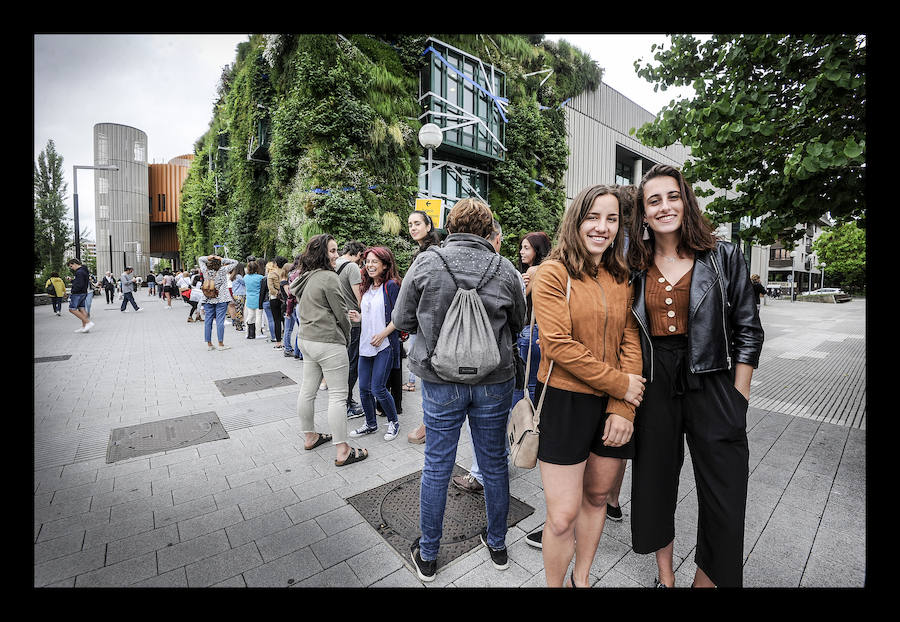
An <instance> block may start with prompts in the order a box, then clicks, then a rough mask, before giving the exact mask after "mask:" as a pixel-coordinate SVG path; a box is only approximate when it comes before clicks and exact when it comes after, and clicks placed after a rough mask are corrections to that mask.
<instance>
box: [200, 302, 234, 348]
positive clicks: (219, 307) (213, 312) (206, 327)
mask: <svg viewBox="0 0 900 622" xmlns="http://www.w3.org/2000/svg"><path fill="white" fill-rule="evenodd" d="M203 310H204V311H206V319H205V320H204V321H203V337H204V339H206V343H210V342H211V341H212V324H213V316H215V318H216V336H217V337H218V338H219V343H222V342H223V341H224V340H225V313H226V312H227V311H228V303H227V302H217V303H216V304H212V303H209V302H204V303H203Z"/></svg>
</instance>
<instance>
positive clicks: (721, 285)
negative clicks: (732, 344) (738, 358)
mask: <svg viewBox="0 0 900 622" xmlns="http://www.w3.org/2000/svg"><path fill="white" fill-rule="evenodd" d="M714 252H715V251H711V252H710V256H709V257H710V259H712V264H713V268H714V269H715V271H716V276H717V277H718V280H719V291H721V292H722V334H723V336H724V338H725V360H726V361H727V362H728V369H729V370H730V369H731V352H730V350H729V347H728V327H727V326H726V325H725V303H726V300H727V299H726V298H725V283H723V282H722V274H721V273H720V272H719V264H718V262H717V261H716V258H715V256H714V255H713V254H712V253H714Z"/></svg>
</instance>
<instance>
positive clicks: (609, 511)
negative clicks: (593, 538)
mask: <svg viewBox="0 0 900 622" xmlns="http://www.w3.org/2000/svg"><path fill="white" fill-rule="evenodd" d="M606 518H607V519H609V520H611V521H615V522H617V523H618V522H619V521H621V520H622V508H621V507H615V506H612V505H610V504H608V503H607V504H606Z"/></svg>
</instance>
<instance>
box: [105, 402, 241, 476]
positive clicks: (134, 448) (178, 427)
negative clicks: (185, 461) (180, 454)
mask: <svg viewBox="0 0 900 622" xmlns="http://www.w3.org/2000/svg"><path fill="white" fill-rule="evenodd" d="M225 438H228V432H226V431H225V428H224V427H222V423H221V422H220V421H219V417H218V416H217V415H216V413H215V412H212V411H210V412H205V413H198V414H196V415H188V416H185V417H176V418H174V419H164V420H162V421H151V422H149V423H142V424H139V425H132V426H128V427H124V428H115V429H114V430H112V431H111V432H110V433H109V446H108V447H107V449H106V462H107V464H109V463H112V462H118V461H119V460H125V459H127V458H134V457H136V456H144V455H146V454H154V453H158V452H162V451H170V450H172V449H180V448H182V447H188V446H190V445H199V444H200V443H208V442H210V441H218V440H221V439H225Z"/></svg>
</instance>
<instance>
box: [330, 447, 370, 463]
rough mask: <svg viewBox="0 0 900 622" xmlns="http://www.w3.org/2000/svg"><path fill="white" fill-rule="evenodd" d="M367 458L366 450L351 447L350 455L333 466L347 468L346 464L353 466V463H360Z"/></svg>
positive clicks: (367, 451)
mask: <svg viewBox="0 0 900 622" xmlns="http://www.w3.org/2000/svg"><path fill="white" fill-rule="evenodd" d="M368 457H369V450H368V449H360V448H359V447H351V448H350V453H349V454H347V457H346V458H344V461H343V462H338V461H337V460H335V461H334V466H339V467H342V466H347V465H348V464H353V463H354V462H362V461H363V460H365V459H366V458H368Z"/></svg>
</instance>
